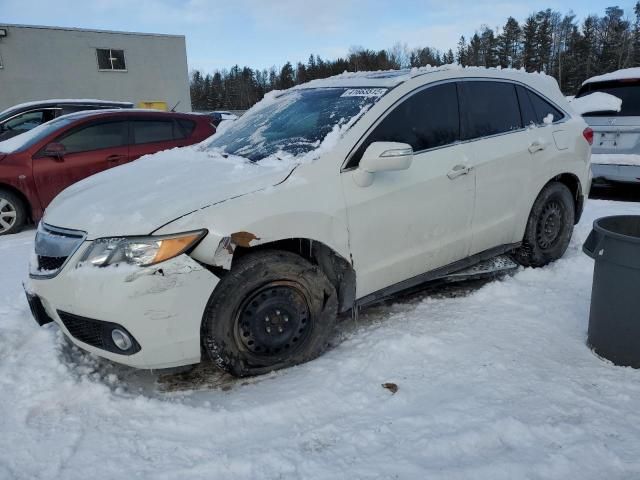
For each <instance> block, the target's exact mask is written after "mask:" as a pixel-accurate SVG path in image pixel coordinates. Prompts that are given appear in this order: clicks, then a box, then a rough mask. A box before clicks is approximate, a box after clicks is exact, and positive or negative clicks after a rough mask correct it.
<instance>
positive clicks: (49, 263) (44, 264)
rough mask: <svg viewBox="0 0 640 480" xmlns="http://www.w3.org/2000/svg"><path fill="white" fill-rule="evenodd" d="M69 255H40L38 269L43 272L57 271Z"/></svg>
mask: <svg viewBox="0 0 640 480" xmlns="http://www.w3.org/2000/svg"><path fill="white" fill-rule="evenodd" d="M66 261H67V257H47V256H45V255H38V271H40V272H42V273H47V272H55V271H58V270H59V269H60V268H62V265H64V262H66Z"/></svg>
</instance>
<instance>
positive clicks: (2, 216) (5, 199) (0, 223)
mask: <svg viewBox="0 0 640 480" xmlns="http://www.w3.org/2000/svg"><path fill="white" fill-rule="evenodd" d="M26 221H27V208H26V206H25V204H24V202H23V201H22V199H21V198H20V197H18V196H17V195H16V194H15V193H13V192H10V191H9V190H4V189H0V235H10V234H12V233H18V232H19V231H20V230H22V228H23V227H24V224H25V223H26Z"/></svg>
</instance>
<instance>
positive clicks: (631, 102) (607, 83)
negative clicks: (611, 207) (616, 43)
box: [576, 68, 640, 185]
mask: <svg viewBox="0 0 640 480" xmlns="http://www.w3.org/2000/svg"><path fill="white" fill-rule="evenodd" d="M594 92H603V93H608V94H610V95H614V96H615V97H618V98H620V99H621V100H622V108H621V110H620V111H619V112H615V111H598V112H586V113H584V114H583V117H584V119H585V121H586V122H587V123H588V124H589V126H590V127H591V128H592V129H593V131H594V138H593V150H592V156H591V171H592V173H593V182H594V184H595V185H598V184H601V185H602V184H612V183H640V68H628V69H624V70H618V71H615V72H612V73H608V74H605V75H600V76H598V77H593V78H590V79H588V80H587V81H586V82H584V83H583V84H582V87H581V88H580V91H579V92H578V94H577V95H576V98H579V97H584V96H586V95H589V94H591V93H594Z"/></svg>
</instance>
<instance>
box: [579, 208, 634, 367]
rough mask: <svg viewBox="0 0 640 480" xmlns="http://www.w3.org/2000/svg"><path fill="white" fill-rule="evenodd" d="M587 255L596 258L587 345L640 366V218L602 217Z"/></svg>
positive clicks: (619, 362) (587, 246)
mask: <svg viewBox="0 0 640 480" xmlns="http://www.w3.org/2000/svg"><path fill="white" fill-rule="evenodd" d="M582 251H583V252H584V253H586V254H587V255H589V256H590V257H591V258H593V259H594V260H595V266H594V269H593V288H592V290H591V311H590V313H589V333H588V339H587V342H588V345H589V347H590V348H592V349H593V351H594V352H596V353H597V354H598V355H600V356H601V357H604V358H607V359H609V360H611V361H612V362H613V363H615V364H616V365H623V366H629V367H634V368H640V216H639V215H620V216H615V217H603V218H599V219H597V220H596V221H595V222H593V230H592V231H591V233H590V234H589V237H588V238H587V241H586V242H585V243H584V245H583V246H582Z"/></svg>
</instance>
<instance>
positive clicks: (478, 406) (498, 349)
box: [0, 201, 640, 480]
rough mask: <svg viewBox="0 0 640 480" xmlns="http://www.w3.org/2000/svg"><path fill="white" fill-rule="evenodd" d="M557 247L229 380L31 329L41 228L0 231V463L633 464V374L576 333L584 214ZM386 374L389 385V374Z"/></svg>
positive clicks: (583, 310)
mask: <svg viewBox="0 0 640 480" xmlns="http://www.w3.org/2000/svg"><path fill="white" fill-rule="evenodd" d="M618 213H636V214H640V204H633V203H620V202H607V201H590V202H589V203H588V206H587V210H586V213H585V216H584V218H583V220H582V222H581V223H580V225H579V226H578V228H577V231H576V234H575V235H574V238H573V241H572V243H571V246H570V248H569V251H568V252H567V254H566V256H565V258H563V259H562V260H561V261H559V262H557V263H556V264H554V265H551V266H549V267H547V268H544V269H538V270H532V269H521V270H519V271H518V272H517V273H516V274H515V275H514V276H511V277H507V278H505V279H503V280H498V281H493V282H490V283H487V284H485V285H484V286H481V287H478V286H477V285H469V284H467V285H465V286H462V287H457V289H453V290H450V291H448V293H447V294H444V295H443V294H436V293H434V292H431V293H422V294H420V295H414V296H412V297H408V298H403V299H399V300H397V301H396V302H394V303H392V304H389V305H385V306H379V307H376V308H373V309H370V310H368V311H366V312H364V315H362V316H361V317H360V320H359V323H358V325H354V323H353V322H352V321H351V320H347V321H345V322H344V323H343V324H342V326H341V328H340V332H339V333H338V335H337V337H336V341H335V343H336V346H335V347H334V348H333V349H332V350H331V351H329V352H328V353H327V354H326V355H324V356H323V357H322V358H320V359H318V360H316V361H314V362H311V363H309V364H307V365H303V366H300V367H296V368H292V369H289V370H286V371H282V372H279V373H277V374H272V375H267V376H265V377H262V378H257V379H252V380H243V381H235V380H233V379H231V378H229V377H226V376H224V375H221V374H219V373H217V372H216V371H214V370H213V369H211V368H197V369H196V370H195V371H192V372H189V373H184V374H173V375H158V374H156V373H151V372H138V371H135V370H131V369H126V368H123V367H119V366H116V365H113V364H110V363H108V362H105V361H101V360H97V359H96V358H94V357H91V356H89V355H86V354H84V353H82V352H80V351H79V350H77V349H75V348H73V347H71V346H70V345H69V344H68V343H67V342H66V341H65V340H64V338H63V337H62V335H61V334H60V333H59V331H58V329H57V327H55V326H53V325H49V326H47V327H44V328H38V327H37V326H36V324H35V322H33V320H32V319H31V318H30V314H29V312H28V307H27V304H26V301H25V300H24V298H23V293H22V289H21V286H20V281H21V280H22V279H23V278H24V277H25V274H26V269H27V265H26V264H27V258H28V256H29V251H30V249H31V248H32V240H33V231H27V232H23V233H22V234H19V235H17V236H12V237H4V238H2V239H0V478H1V479H5V478H7V479H8V478H11V479H13V478H25V479H32V478H63V479H76V478H78V479H85V478H91V479H92V480H98V479H107V478H116V476H124V478H176V479H184V478H207V479H212V478H224V479H230V478H233V479H262V478H265V479H272V478H273V479H275V478H305V479H308V478H326V479H336V478H349V479H356V478H385V479H386V478H402V479H405V478H419V479H422V478H443V479H459V478H469V479H491V480H496V479H514V478H531V479H538V478H540V479H543V478H544V479H547V478H557V479H568V478H582V479H602V478H607V479H617V478H619V479H623V478H624V479H629V478H640V371H636V370H633V369H630V368H619V367H615V366H613V365H611V364H609V363H607V362H605V361H602V360H600V359H599V358H597V357H596V356H595V355H593V354H592V353H591V352H590V351H589V350H588V349H587V347H586V346H585V338H586V331H587V319H588V311H589V292H590V288H591V271H592V266H593V263H592V261H591V260H590V259H589V258H588V257H586V256H585V255H584V254H583V253H581V250H580V247H581V244H582V242H583V241H584V239H585V238H586V235H587V234H588V232H589V231H590V225H591V222H592V221H593V219H594V218H596V217H598V216H603V215H609V214H618ZM384 382H394V383H396V384H397V385H398V387H399V390H398V392H397V393H395V394H393V395H392V394H391V392H390V391H388V390H386V389H384V388H382V386H381V384H382V383H384Z"/></svg>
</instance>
